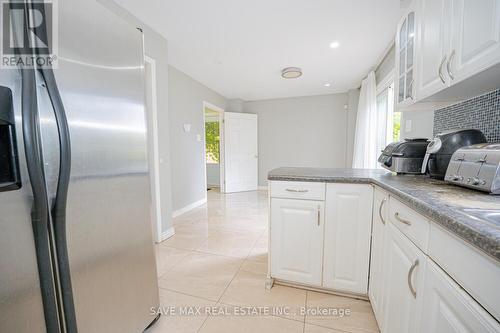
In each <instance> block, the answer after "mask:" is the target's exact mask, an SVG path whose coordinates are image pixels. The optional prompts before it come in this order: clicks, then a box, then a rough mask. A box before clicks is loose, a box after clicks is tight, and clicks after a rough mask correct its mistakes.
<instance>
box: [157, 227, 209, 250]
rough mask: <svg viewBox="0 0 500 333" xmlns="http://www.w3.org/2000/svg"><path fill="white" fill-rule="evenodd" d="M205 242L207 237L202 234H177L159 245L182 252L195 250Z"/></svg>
mask: <svg viewBox="0 0 500 333" xmlns="http://www.w3.org/2000/svg"><path fill="white" fill-rule="evenodd" d="M206 241H207V236H206V235H202V234H190V233H188V232H186V233H182V232H177V231H176V234H175V235H173V236H172V237H170V238H169V239H167V240H165V241H163V242H162V243H161V244H162V245H166V246H169V247H175V248H177V249H183V250H196V249H197V248H199V247H200V246H201V245H203V243H205V242H206Z"/></svg>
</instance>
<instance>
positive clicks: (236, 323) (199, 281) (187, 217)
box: [148, 190, 379, 333]
mask: <svg viewBox="0 0 500 333" xmlns="http://www.w3.org/2000/svg"><path fill="white" fill-rule="evenodd" d="M267 218H268V201H267V193H266V192H265V191H258V192H245V193H236V194H227V195H223V194H220V193H219V192H218V191H216V190H215V191H214V190H212V191H209V192H208V202H207V204H206V205H204V206H202V207H199V208H197V209H195V210H192V211H190V212H188V213H186V214H184V215H182V216H179V217H177V218H176V219H174V224H175V232H176V234H175V235H174V236H173V237H171V238H170V239H168V240H166V241H164V242H163V243H161V244H159V245H157V246H156V253H157V264H158V281H159V285H160V301H161V305H162V310H163V311H168V309H170V307H172V309H173V310H170V311H174V312H171V313H170V315H169V314H164V315H163V316H162V317H161V319H160V321H159V322H158V323H157V324H156V325H155V326H154V327H152V328H151V329H150V330H149V331H148V333H164V332H165V333H166V332H176V333H184V332H185V333H191V332H200V333H206V332H235V333H237V332H248V333H250V332H259V333H266V332H273V333H279V332H307V333H335V332H337V333H339V332H353V333H357V332H378V331H379V330H378V327H377V323H376V321H375V318H374V317H373V312H372V309H371V306H370V303H369V302H366V301H360V300H353V299H350V298H346V297H340V296H333V295H328V294H323V293H318V292H310V291H305V290H302V289H295V288H290V287H284V286H274V287H273V288H272V290H270V291H268V290H266V289H265V288H264V279H265V276H266V272H267V237H268V235H267V223H268V220H267ZM182 309H184V310H187V311H189V310H192V311H194V312H196V311H199V310H201V311H200V312H199V313H183V314H181V313H180V311H181V310H182ZM194 309H198V310H194ZM280 309H286V310H287V311H281V312H279V310H280ZM245 310H246V312H247V313H248V312H252V313H250V314H249V315H242V314H243V311H245ZM274 310H276V312H273V311H274ZM318 310H321V311H330V313H329V314H327V315H319V314H318V313H317V311H318ZM335 310H338V311H342V310H344V311H350V314H349V315H344V316H341V315H339V313H335V312H332V311H335ZM255 311H257V312H258V313H256V312H255ZM269 312H273V313H269ZM278 312H279V313H278ZM304 312H306V313H304Z"/></svg>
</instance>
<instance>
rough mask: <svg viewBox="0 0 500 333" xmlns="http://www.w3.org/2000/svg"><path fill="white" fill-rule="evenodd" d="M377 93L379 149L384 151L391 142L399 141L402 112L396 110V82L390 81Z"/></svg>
mask: <svg viewBox="0 0 500 333" xmlns="http://www.w3.org/2000/svg"><path fill="white" fill-rule="evenodd" d="M386 82H387V81H386ZM377 88H379V89H378V91H380V92H379V93H378V95H377V115H378V121H377V123H378V124H385V126H380V127H379V130H378V133H377V151H379V152H380V151H382V150H383V149H384V148H385V147H386V146H387V145H388V144H389V143H391V142H395V141H399V139H400V128H401V112H394V82H392V81H391V82H389V83H387V84H386V85H385V87H383V88H382V89H380V87H377Z"/></svg>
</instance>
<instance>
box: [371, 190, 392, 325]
mask: <svg viewBox="0 0 500 333" xmlns="http://www.w3.org/2000/svg"><path fill="white" fill-rule="evenodd" d="M388 205H389V195H388V194H387V193H385V192H383V191H382V190H379V189H375V194H374V197H373V226H372V242H371V244H372V248H371V260H370V280H369V285H368V296H369V298H370V302H371V305H372V308H373V312H374V314H375V318H376V319H377V322H378V326H379V327H380V329H382V330H383V326H384V321H383V311H382V310H383V295H384V288H383V287H384V280H385V267H384V263H385V260H384V258H385V257H384V244H385V239H386V236H385V234H386V226H387V223H388V221H389V219H388Z"/></svg>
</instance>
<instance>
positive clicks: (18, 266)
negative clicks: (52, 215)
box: [0, 69, 46, 333]
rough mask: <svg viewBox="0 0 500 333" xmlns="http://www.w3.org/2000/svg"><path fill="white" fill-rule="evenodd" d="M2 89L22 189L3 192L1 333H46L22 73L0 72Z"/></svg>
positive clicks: (0, 205) (0, 221)
mask: <svg viewBox="0 0 500 333" xmlns="http://www.w3.org/2000/svg"><path fill="white" fill-rule="evenodd" d="M0 86H2V87H6V88H9V89H10V90H11V92H12V106H13V108H14V114H15V121H16V134H17V135H16V136H17V150H18V160H19V170H20V178H21V188H20V189H14V190H10V191H0V332H16V333H38V332H45V331H46V330H45V320H44V313H43V306H42V297H41V290H40V282H39V279H38V270H37V261H36V253H35V245H34V239H33V230H32V225H31V215H30V214H31V207H32V202H33V195H32V192H31V188H30V184H29V180H28V172H27V169H26V159H25V157H24V156H25V155H24V146H23V136H22V126H21V75H20V73H19V71H18V70H16V69H1V70H0ZM1 104H2V103H0V105H1ZM0 171H1V170H0Z"/></svg>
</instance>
